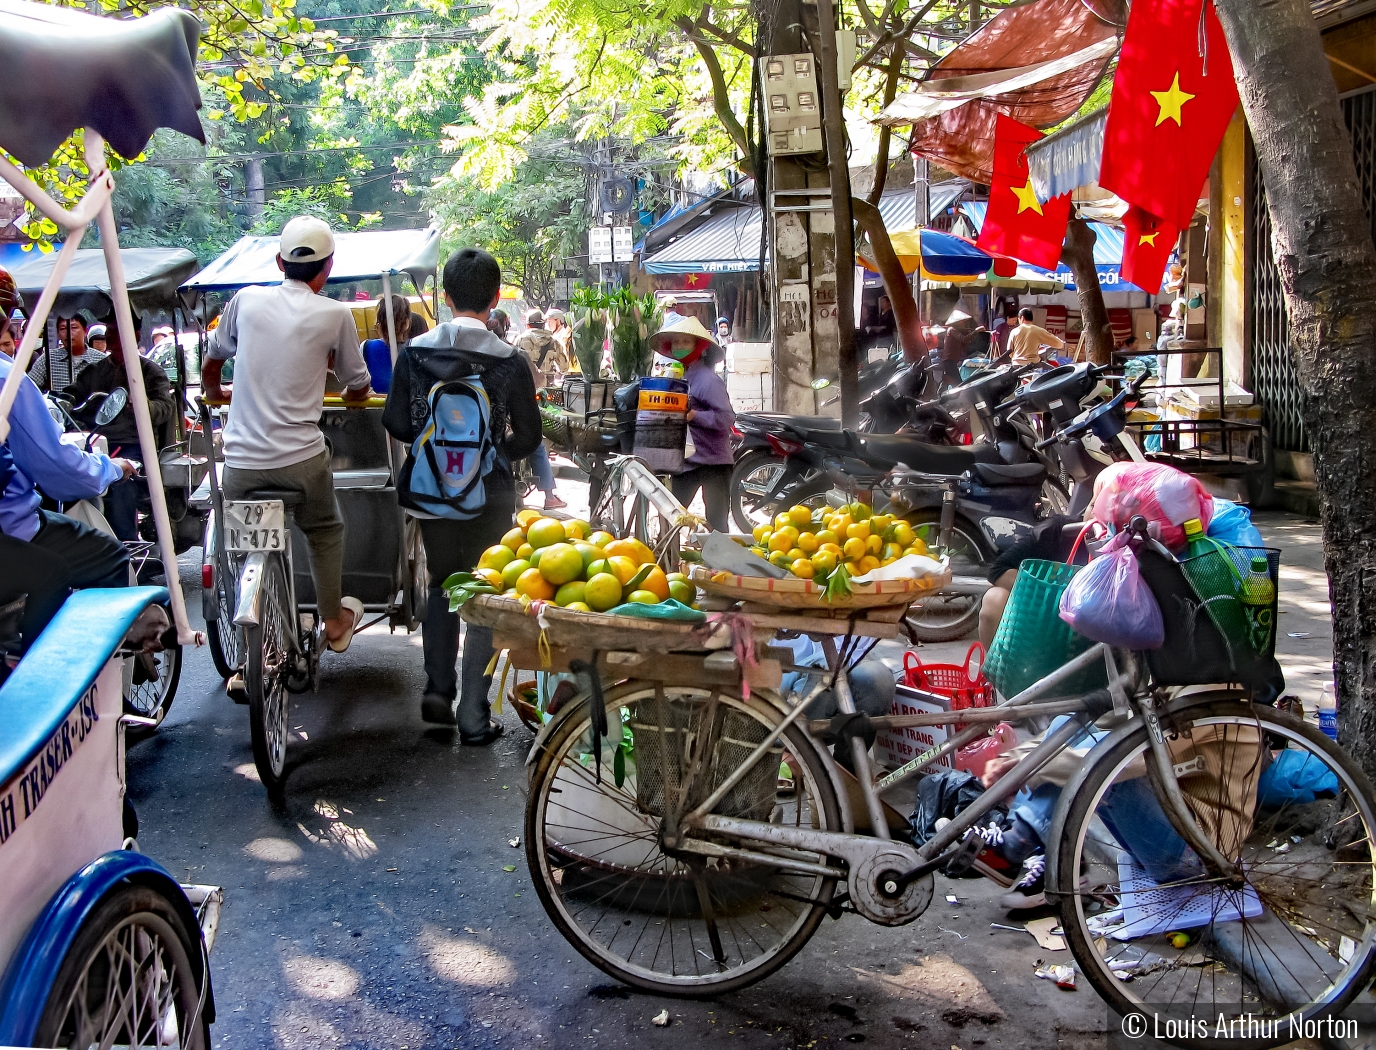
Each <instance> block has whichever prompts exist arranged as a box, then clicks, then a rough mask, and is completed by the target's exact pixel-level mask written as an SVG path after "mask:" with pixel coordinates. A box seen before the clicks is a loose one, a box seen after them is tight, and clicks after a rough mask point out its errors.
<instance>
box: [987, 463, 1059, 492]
mask: <svg viewBox="0 0 1376 1050" xmlns="http://www.w3.org/2000/svg"><path fill="white" fill-rule="evenodd" d="M975 476H976V477H977V478H979V480H980V481H982V482H984V483H985V484H986V485H988V486H990V487H991V488H993V487H996V486H999V485H1040V484H1041V483H1042V482H1043V481H1045V480H1046V467H1044V466H1042V465H1041V464H1040V463H976V464H975Z"/></svg>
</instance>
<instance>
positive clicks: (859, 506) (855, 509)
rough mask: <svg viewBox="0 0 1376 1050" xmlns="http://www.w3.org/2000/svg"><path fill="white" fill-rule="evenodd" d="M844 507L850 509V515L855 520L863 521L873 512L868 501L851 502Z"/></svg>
mask: <svg viewBox="0 0 1376 1050" xmlns="http://www.w3.org/2000/svg"><path fill="white" fill-rule="evenodd" d="M846 509H847V510H849V511H850V516H851V517H852V518H854V519H855V520H856V521H864V520H865V519H866V518H868V517H870V515H872V514H873V513H874V510H873V508H871V507H870V505H869V504H868V503H852V504H851V505H850V506H849V507H848V508H846Z"/></svg>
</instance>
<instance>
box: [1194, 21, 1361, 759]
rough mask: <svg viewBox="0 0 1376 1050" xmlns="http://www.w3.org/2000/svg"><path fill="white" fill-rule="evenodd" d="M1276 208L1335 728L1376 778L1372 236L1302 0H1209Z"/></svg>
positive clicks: (1275, 234) (1274, 234)
mask: <svg viewBox="0 0 1376 1050" xmlns="http://www.w3.org/2000/svg"><path fill="white" fill-rule="evenodd" d="M1215 6H1216V8H1217V10H1218V16H1219V19H1220V21H1222V23H1223V32H1224V35H1225V36H1226V37H1227V39H1228V49H1229V51H1231V52H1232V56H1233V67H1234V72H1235V74H1236V76H1237V83H1238V90H1239V91H1240V92H1241V95H1242V108H1243V111H1244V113H1245V114H1246V116H1247V123H1248V125H1249V126H1250V127H1251V130H1252V138H1253V140H1254V141H1255V142H1256V150H1257V159H1258V162H1259V163H1260V164H1261V170H1262V174H1263V175H1264V176H1265V179H1266V199H1267V203H1268V204H1269V205H1270V210H1271V250H1272V253H1273V254H1274V256H1275V260H1276V266H1277V268H1278V269H1279V270H1280V277H1281V285H1282V287H1283V288H1284V290H1285V306H1286V310H1287V312H1288V314H1289V317H1290V345H1291V346H1292V347H1294V352H1295V367H1296V370H1297V372H1298V373H1299V379H1300V384H1301V386H1302V388H1303V405H1302V411H1303V414H1304V421H1305V425H1306V426H1307V427H1308V430H1309V436H1310V442H1311V444H1312V445H1313V450H1314V476H1315V480H1316V481H1317V483H1318V488H1319V494H1320V496H1321V497H1322V499H1323V541H1324V556H1325V562H1326V566H1327V569H1328V593H1329V598H1330V600H1331V601H1332V603H1333V671H1334V674H1333V677H1334V680H1335V682H1336V686H1337V693H1338V727H1339V728H1338V732H1339V739H1340V740H1341V741H1342V743H1343V746H1344V748H1345V749H1346V750H1347V752H1348V753H1349V754H1350V755H1352V757H1353V758H1355V759H1356V760H1357V761H1358V763H1360V764H1361V766H1362V768H1363V769H1365V770H1366V772H1367V775H1368V776H1376V749H1374V748H1373V747H1372V742H1373V740H1376V667H1374V666H1373V642H1374V641H1376V367H1373V366H1376V316H1373V313H1372V303H1373V302H1376V247H1374V246H1373V245H1372V240H1371V230H1370V227H1369V226H1368V225H1367V218H1366V213H1365V211H1364V210H1363V207H1362V197H1361V192H1360V190H1359V188H1358V187H1359V183H1358V182H1357V172H1356V167H1355V165H1354V163H1353V159H1352V143H1351V140H1350V139H1349V137H1348V134H1347V129H1346V128H1345V127H1344V125H1343V118H1342V113H1341V112H1340V110H1339V108H1338V93H1337V88H1336V86H1335V85H1334V83H1333V76H1332V73H1331V72H1330V70H1329V68H1328V61H1327V59H1326V58H1325V57H1324V51H1323V43H1322V41H1321V40H1320V37H1319V32H1318V29H1317V28H1316V27H1315V25H1314V19H1313V17H1312V16H1311V15H1310V13H1309V7H1308V5H1307V4H1306V3H1305V0H1215Z"/></svg>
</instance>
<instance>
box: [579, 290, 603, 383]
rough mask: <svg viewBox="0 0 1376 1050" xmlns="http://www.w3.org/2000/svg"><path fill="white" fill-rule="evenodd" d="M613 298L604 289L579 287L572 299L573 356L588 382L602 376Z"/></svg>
mask: <svg viewBox="0 0 1376 1050" xmlns="http://www.w3.org/2000/svg"><path fill="white" fill-rule="evenodd" d="M610 305H611V300H610V297H609V296H608V294H607V293H606V292H604V291H603V290H602V289H601V288H587V287H584V286H583V285H578V286H577V287H576V288H574V289H573V292H572V293H571V294H570V296H569V310H570V314H571V316H572V319H573V320H572V325H571V327H572V330H573V356H574V357H576V358H577V359H578V367H579V369H580V370H581V371H582V373H583V378H585V379H597V378H598V377H599V376H601V375H602V349H603V346H604V345H605V344H606V341H607V308H608V307H609V306H610Z"/></svg>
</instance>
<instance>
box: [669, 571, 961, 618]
mask: <svg viewBox="0 0 1376 1050" xmlns="http://www.w3.org/2000/svg"><path fill="white" fill-rule="evenodd" d="M688 576H689V579H691V580H692V581H693V583H695V584H696V585H697V586H698V587H701V588H702V589H703V590H704V591H706V592H707V593H708V594H716V595H720V596H721V597H724V598H734V599H736V600H738V601H746V602H754V603H756V604H757V605H773V606H777V607H779V608H782V609H875V608H881V607H884V606H892V605H907V604H909V603H910V602H912V601H913V600H914V599H916V598H918V597H920V596H921V595H923V594H926V593H927V592H929V591H939V590H941V588H942V587H945V586H946V585H947V584H949V583H950V582H951V573H950V570H949V569H948V570H947V571H946V572H944V573H939V574H936V575H932V576H924V577H922V578H921V579H917V580H881V581H879V582H878V583H852V584H851V585H850V588H851V593H850V595H849V596H847V597H837V598H835V599H834V600H832V601H828V600H827V597H826V584H824V583H818V582H816V581H813V580H800V579H798V578H797V577H792V576H790V577H787V578H786V579H782V580H770V579H766V578H764V577H761V576H736V575H734V574H732V573H729V572H713V571H712V570H711V569H709V568H707V567H706V566H705V565H694V566H693V570H692V572H690V573H689V574H688Z"/></svg>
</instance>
